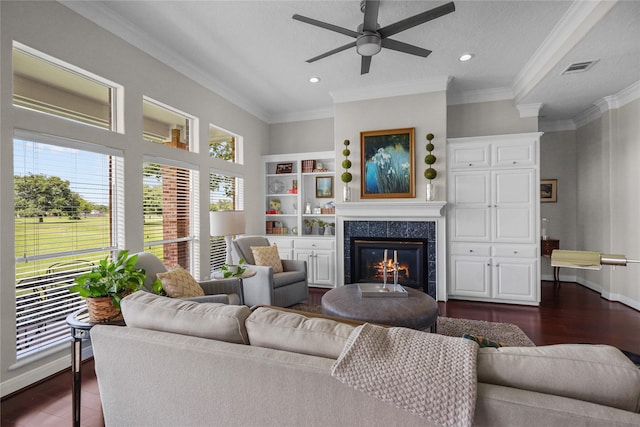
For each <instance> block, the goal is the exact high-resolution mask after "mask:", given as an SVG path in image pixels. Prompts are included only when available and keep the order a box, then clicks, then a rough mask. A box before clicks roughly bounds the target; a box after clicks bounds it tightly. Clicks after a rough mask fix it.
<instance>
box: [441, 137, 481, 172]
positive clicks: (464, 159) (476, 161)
mask: <svg viewBox="0 0 640 427" xmlns="http://www.w3.org/2000/svg"><path fill="white" fill-rule="evenodd" d="M490 154H491V152H490V150H489V144H478V143H469V144H467V143H459V144H455V146H452V147H451V149H450V151H449V154H448V156H449V159H448V162H449V165H450V167H451V168H454V169H468V168H480V167H488V166H489V163H490V157H489V156H490Z"/></svg>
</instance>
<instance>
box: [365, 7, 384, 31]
mask: <svg viewBox="0 0 640 427" xmlns="http://www.w3.org/2000/svg"><path fill="white" fill-rule="evenodd" d="M379 8H380V1H379V0H365V2H364V24H363V25H362V31H376V30H377V29H378V9H379Z"/></svg>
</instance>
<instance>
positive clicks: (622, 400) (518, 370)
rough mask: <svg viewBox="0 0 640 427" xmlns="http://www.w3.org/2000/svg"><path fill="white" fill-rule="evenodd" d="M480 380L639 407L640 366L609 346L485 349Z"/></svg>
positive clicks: (621, 406)
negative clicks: (639, 367)
mask: <svg viewBox="0 0 640 427" xmlns="http://www.w3.org/2000/svg"><path fill="white" fill-rule="evenodd" d="M478 382H482V383H489V384H497V385H502V386H507V387H515V388H519V389H523V390H532V391H537V392H540V393H547V394H553V395H557V396H564V397H569V398H573V399H579V400H584V401H587V402H592V403H598V404H601V405H606V406H611V407H614V408H619V409H623V410H627V411H633V412H639V411H640V369H638V368H637V367H636V366H635V365H634V364H633V363H632V362H631V361H630V360H629V359H628V358H627V357H626V356H625V355H624V354H622V352H621V351H620V350H618V349H617V348H615V347H611V346H605V345H585V344H559V345H549V346H540V347H501V348H481V349H479V352H478Z"/></svg>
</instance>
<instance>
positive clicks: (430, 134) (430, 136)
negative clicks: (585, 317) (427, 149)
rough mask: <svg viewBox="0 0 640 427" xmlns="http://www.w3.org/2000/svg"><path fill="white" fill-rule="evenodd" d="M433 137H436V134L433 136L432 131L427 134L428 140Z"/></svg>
mask: <svg viewBox="0 0 640 427" xmlns="http://www.w3.org/2000/svg"><path fill="white" fill-rule="evenodd" d="M433 138H435V136H433V134H432V133H428V134H427V141H431V140H432V139H433Z"/></svg>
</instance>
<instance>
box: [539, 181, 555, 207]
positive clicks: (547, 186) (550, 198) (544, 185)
mask: <svg viewBox="0 0 640 427" xmlns="http://www.w3.org/2000/svg"><path fill="white" fill-rule="evenodd" d="M557 201H558V180H557V179H541V180H540V203H549V202H551V203H555V202H557Z"/></svg>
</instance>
